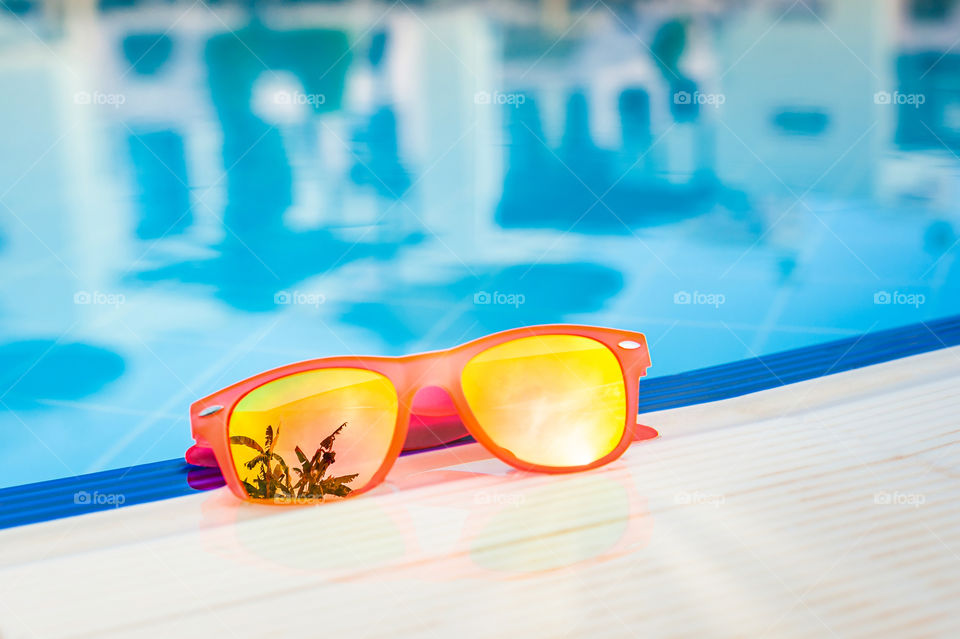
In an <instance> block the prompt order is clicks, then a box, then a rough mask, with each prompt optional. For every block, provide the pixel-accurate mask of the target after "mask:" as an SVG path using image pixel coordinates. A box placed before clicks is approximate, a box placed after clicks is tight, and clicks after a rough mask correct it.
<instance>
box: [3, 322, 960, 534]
mask: <svg viewBox="0 0 960 639" xmlns="http://www.w3.org/2000/svg"><path fill="white" fill-rule="evenodd" d="M958 344H960V316H954V317H949V318H946V319H941V320H936V321H931V322H926V323H920V324H912V325H909V326H904V327H900V328H894V329H889V330H884V331H877V332H874V333H867V334H865V335H861V336H858V337H852V338H847V339H842V340H837V341H833V342H827V343H824V344H817V345H814V346H809V347H805V348H799V349H795V350H790V351H783V352H780V353H774V354H772V355H764V356H762V357H757V358H754V359H747V360H742V361H739V362H731V363H729V364H722V365H719V366H711V367H708V368H701V369H698V370H694V371H689V372H686V373H679V374H677V375H669V376H666V377H657V378H654V379H650V380H644V381H643V382H642V383H641V388H640V405H639V410H640V412H641V413H645V412H650V411H655V410H664V409H667V408H677V407H680V406H689V405H692V404H700V403H704V402H711V401H717V400H721V399H729V398H731V397H739V396H741V395H746V394H748V393H755V392H757V391H761V390H766V389H769V388H776V387H778V386H783V385H785V384H792V383H795V382H800V381H803V380H807V379H813V378H816V377H822V376H824V375H830V374H832V373H839V372H842V371H848V370H852V369H855V368H861V367H863V366H869V365H871V364H879V363H881V362H887V361H890V360H894V359H899V358H901V357H906V356H909V355H916V354H918V353H926V352H929V351H934V350H937V349H940V348H945V347H948V346H956V345H958ZM458 443H464V442H458ZM188 479H189V481H188ZM222 483H223V481H222V479H221V478H220V477H219V473H218V472H217V470H216V469H208V468H200V467H197V466H191V465H189V464H187V463H186V462H184V461H183V460H181V459H172V460H168V461H161V462H155V463H152V464H143V465H140V466H131V467H128V468H117V469H114V470H106V471H103V472H99V473H93V474H90V475H80V476H77V477H67V478H64V479H55V480H52V481H45V482H39V483H36V484H26V485H23V486H15V487H12V488H4V489H0V529H3V528H12V527H14V526H23V525H26V524H33V523H37V522H41V521H49V520H52V519H60V518H62V517H72V516H74V515H82V514H86V513H92V512H98V511H104V510H110V509H113V508H119V507H124V506H131V505H133V504H143V503H147V502H152V501H158V500H161V499H171V498H173V497H180V496H183V495H189V494H193V493H195V492H197V491H198V490H206V489H209V488H215V487H217V486H219V485H222Z"/></svg>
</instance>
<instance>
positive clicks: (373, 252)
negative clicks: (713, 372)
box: [0, 0, 960, 486]
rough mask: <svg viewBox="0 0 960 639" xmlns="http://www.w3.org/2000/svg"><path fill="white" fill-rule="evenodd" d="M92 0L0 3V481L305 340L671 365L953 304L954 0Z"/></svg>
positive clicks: (87, 452)
mask: <svg viewBox="0 0 960 639" xmlns="http://www.w3.org/2000/svg"><path fill="white" fill-rule="evenodd" d="M101 4H102V5H103V6H102V8H101V9H100V10H97V11H93V12H92V13H90V14H89V15H88V14H87V13H85V12H86V11H87V10H84V9H71V10H70V11H68V12H67V13H65V14H64V15H60V16H56V15H51V14H49V13H44V12H42V11H40V10H39V9H37V8H35V7H33V5H32V4H31V3H23V4H22V5H17V7H16V11H15V12H14V11H10V10H8V11H5V12H2V13H0V34H2V35H0V47H2V48H0V60H2V61H3V64H2V65H0V84H2V86H3V88H4V91H3V93H4V96H5V98H4V100H3V102H2V103H0V127H2V139H3V140H4V151H5V153H3V154H2V156H0V264H2V272H3V278H2V279H0V402H2V403H0V409H2V411H3V412H2V414H0V427H2V429H3V433H4V436H5V443H4V446H3V447H2V448H0V462H2V463H3V464H4V467H5V468H6V469H8V473H5V475H4V477H3V478H0V486H13V485H18V484H23V483H28V482H34V481H41V480H45V479H52V478H57V477H66V476H70V475H76V474H82V473H88V472H94V471H98V470H103V469H108V468H117V467H122V466H131V465H136V464H143V463H148V462H153V461H158V460H163V459H170V458H174V457H178V456H180V455H182V453H183V451H184V449H185V448H186V446H188V445H189V443H190V438H189V429H188V423H187V413H186V408H187V406H188V404H189V403H190V402H191V401H192V400H193V399H195V398H198V397H201V396H203V395H205V394H207V393H209V392H211V391H214V390H216V389H218V388H220V387H222V386H225V385H227V384H229V383H231V382H233V381H235V380H238V379H241V378H243V377H246V376H249V375H252V374H254V373H256V372H259V371H261V370H264V369H266V368H270V367H273V366H277V365H281V364H285V363H289V362H291V361H296V360H299V359H306V358H310V357H316V356H323V355H330V354H338V353H364V354H400V353H406V352H410V351H415V350H426V349H431V348H440V347H447V346H451V345H453V344H456V343H458V342H461V341H465V340H468V339H472V338H475V337H478V336H481V335H483V334H486V333H489V332H492V331H496V330H501V329H506V328H511V327H515V326H520V325H524V324H531V323H545V322H582V323H595V324H606V325H613V326H621V327H625V328H631V329H637V330H643V331H645V332H646V333H647V336H648V339H649V342H650V345H651V352H652V356H653V367H652V368H651V369H650V375H651V376H663V375H667V374H673V373H678V372H682V371H686V370H690V369H693V368H699V367H703V366H709V365H713V364H720V363H724V362H730V361H734V360H739V359H743V358H747V357H752V356H755V355H760V354H767V353H773V352H777V351H781V350H785V349H789V348H796V347H800V346H807V345H811V344H817V343H821V342H825V341H829V340H834V339H837V338H841V337H847V336H854V335H858V334H861V333H864V332H867V331H871V330H878V329H883V328H890V327H895V326H900V325H905V324H912V323H917V322H927V321H930V320H932V319H934V318H940V317H945V316H948V315H955V314H957V313H960V274H958V268H960V267H958V265H957V261H956V257H957V254H958V233H960V219H958V218H960V213H958V209H957V206H956V204H955V202H956V201H957V195H958V192H960V191H958V185H960V182H958V180H957V173H958V165H960V162H958V157H957V152H958V151H960V80H958V78H960V74H958V73H957V70H958V66H960V54H957V53H955V52H952V47H953V45H954V44H955V40H956V38H957V34H958V33H960V27H958V25H960V22H958V21H960V14H958V12H956V11H954V12H953V14H946V15H945V16H943V17H942V19H941V21H940V22H939V23H938V24H932V23H930V22H929V21H928V18H929V16H927V15H926V14H924V12H923V11H921V10H919V9H917V10H911V8H910V7H911V6H912V5H910V4H904V5H902V7H900V8H901V9H902V11H899V12H897V11H892V10H891V11H885V12H875V11H871V9H872V8H873V7H874V3H871V2H866V1H865V0H858V1H851V2H844V3H808V5H809V6H808V5H805V4H803V3H792V4H791V3H785V2H754V3H747V4H743V5H738V6H737V7H731V8H730V9H726V10H715V11H711V12H703V13H698V12H690V11H685V12H683V13H682V14H681V13H676V10H671V9H669V8H668V7H667V6H666V5H664V6H653V5H647V6H646V8H645V9H627V8H622V7H621V5H619V4H617V5H614V4H613V3H611V4H610V5H609V6H608V5H607V4H604V3H597V4H595V5H593V6H592V7H591V6H590V5H589V4H584V5H582V6H580V5H578V4H574V6H573V7H572V8H570V9H569V10H567V11H562V10H559V9H557V10H541V9H539V8H535V7H534V6H533V5H520V6H518V7H515V8H514V9H512V10H509V11H507V10H505V9H504V8H503V7H496V6H494V5H490V6H488V5H485V4H482V3H475V4H470V5H468V6H463V7H456V8H443V7H433V6H429V5H428V6H419V5H417V6H408V5H406V4H402V3H399V4H391V3H371V4H368V5H363V6H359V7H357V6H353V5H347V4H335V5H327V4H310V3H291V4H278V5H269V6H264V7H263V8H261V9H259V10H257V11H256V12H255V13H253V14H251V12H249V11H247V10H242V9H240V8H239V7H236V6H233V5H225V6H217V7H214V8H209V7H205V6H202V5H191V3H173V4H171V5H164V6H153V5H150V6H146V5H144V6H138V5H137V4H136V3H114V2H110V3H107V2H104V3H101ZM120 4H123V5H124V6H119V5H120ZM128 4H129V5H131V6H127V5H128ZM933 4H936V3H933ZM917 6H920V4H918V5H917ZM924 6H925V5H924ZM863 15H872V16H873V18H872V21H871V22H869V23H866V24H865V23H864V22H863V20H862V16H863Z"/></svg>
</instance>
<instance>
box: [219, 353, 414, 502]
mask: <svg viewBox="0 0 960 639" xmlns="http://www.w3.org/2000/svg"><path fill="white" fill-rule="evenodd" d="M396 421H397V391H396V389H394V387H393V384H391V383H390V380H388V379H387V378H386V377H384V376H383V375H380V374H378V373H374V372H372V371H367V370H362V369H357V368H327V369H321V370H314V371H307V372H304V373H297V374H294V375H290V376H288V377H282V378H280V379H276V380H274V381H272V382H268V383H266V384H264V385H263V386H260V387H258V388H255V389H254V390H252V391H250V392H249V393H247V394H246V395H245V396H244V397H243V398H242V399H241V400H240V401H239V402H238V403H237V405H236V407H235V408H234V409H233V413H232V414H231V415H230V425H229V435H230V451H231V453H232V455H233V464H234V467H235V468H236V471H237V475H238V476H239V478H240V481H241V482H242V483H243V487H244V489H245V490H246V491H247V495H249V496H250V497H252V498H254V499H262V500H268V501H281V502H285V501H299V500H322V499H325V498H330V497H346V496H347V495H348V494H349V493H351V492H353V491H356V490H360V489H361V488H364V487H365V486H366V485H368V484H369V483H370V480H371V479H372V477H373V475H374V474H375V473H376V472H377V471H378V470H379V469H380V468H381V466H383V463H384V461H385V460H386V458H387V455H388V451H389V449H390V443H391V441H392V440H393V436H394V433H395V431H396Z"/></svg>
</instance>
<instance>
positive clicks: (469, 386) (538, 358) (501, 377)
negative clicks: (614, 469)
mask: <svg viewBox="0 0 960 639" xmlns="http://www.w3.org/2000/svg"><path fill="white" fill-rule="evenodd" d="M461 383H462V385H463V394H464V396H465V397H466V399H467V404H469V406H470V410H471V411H472V412H473V414H474V416H475V417H476V418H477V421H478V422H479V424H480V427H481V428H483V430H484V432H485V433H486V434H487V435H488V436H489V437H490V439H492V440H493V441H494V443H496V444H497V445H498V446H500V447H502V448H506V449H507V450H509V451H510V452H511V453H513V455H514V456H516V457H517V459H519V460H521V461H524V462H527V463H530V464H537V465H540V466H553V467H558V468H564V467H570V466H582V465H585V464H589V463H591V462H594V461H596V460H598V459H600V458H602V457H604V456H605V455H607V454H608V453H610V452H611V451H613V449H615V448H616V447H617V444H619V443H620V440H621V438H622V437H623V432H624V429H625V427H626V416H627V393H626V387H625V385H624V380H623V372H622V371H621V369H620V364H619V362H618V361H617V358H616V357H615V356H614V354H613V353H612V352H610V349H608V348H607V347H606V346H604V345H603V344H601V343H600V342H597V341H596V340H593V339H590V338H588V337H581V336H578V335H540V336H535V337H522V338H519V339H515V340H513V341H510V342H506V343H504V344H500V345H498V346H494V347H492V348H489V349H487V350H485V351H483V352H482V353H480V354H479V355H476V356H475V357H474V358H473V359H471V360H470V361H469V362H468V363H467V365H466V366H465V367H464V369H463V374H462V376H461Z"/></svg>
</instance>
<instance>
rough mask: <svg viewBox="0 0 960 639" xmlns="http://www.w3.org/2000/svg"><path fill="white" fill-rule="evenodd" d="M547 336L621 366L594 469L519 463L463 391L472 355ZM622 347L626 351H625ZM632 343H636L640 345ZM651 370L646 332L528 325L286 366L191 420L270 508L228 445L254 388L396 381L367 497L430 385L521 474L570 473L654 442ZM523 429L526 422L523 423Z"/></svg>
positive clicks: (199, 409) (239, 491)
mask: <svg viewBox="0 0 960 639" xmlns="http://www.w3.org/2000/svg"><path fill="white" fill-rule="evenodd" d="M542 335H575V336H580V337H587V338H589V339H592V340H594V341H596V342H599V343H601V344H603V345H604V346H606V347H607V348H608V349H609V350H610V352H611V353H613V355H614V356H615V357H616V359H617V362H618V363H619V364H620V369H621V372H622V373H623V379H624V385H625V387H626V396H627V406H626V410H625V413H626V415H625V424H624V429H623V436H622V437H621V439H620V442H619V443H618V444H617V446H616V448H614V449H613V450H612V451H611V452H610V453H608V454H607V455H605V456H603V457H601V458H600V459H597V460H596V461H593V462H591V463H589V464H583V465H580V466H566V467H556V466H542V465H538V464H531V463H528V462H525V461H523V460H521V459H518V458H517V457H515V456H514V455H513V454H512V453H511V452H510V451H509V450H507V449H506V448H502V447H501V446H498V445H497V444H496V443H495V442H494V441H493V440H491V439H490V437H488V436H487V433H486V431H485V430H484V428H483V426H482V425H481V424H480V423H479V422H477V420H476V418H475V417H474V415H473V412H472V411H471V410H470V407H469V405H468V404H467V400H466V397H465V396H464V394H463V389H462V385H461V373H462V371H463V369H464V367H465V366H466V364H467V363H468V362H469V361H470V360H471V359H472V358H473V357H474V356H476V355H478V354H479V353H482V352H483V351H485V350H487V349H489V348H491V347H493V346H497V345H499V344H504V343H506V342H510V341H513V340H515V339H519V338H523V337H537V336H542ZM621 344H623V345H624V346H621ZM634 344H636V345H635V346H634ZM649 366H650V353H649V351H648V349H647V339H646V337H645V336H644V335H643V333H637V332H634V331H625V330H618V329H613V328H601V327H594V326H578V325H574V324H550V325H543V326H529V327H524V328H515V329H511V330H508V331H503V332H500V333H494V334H492V335H488V336H486V337H482V338H480V339H477V340H474V341H472V342H467V343H466V344H461V345H460V346H455V347H454V348H451V349H448V350H441V351H432V352H428V353H419V354H416V355H404V356H401V357H379V356H369V357H367V356H345V357H324V358H321V359H313V360H308V361H305V362H299V363H296V364H288V365H287V366H281V367H280V368H275V369H273V370H269V371H266V372H264V373H260V374H259V375H254V376H253V377H250V378H248V379H245V380H243V381H241V382H237V383H236V384H233V385H232V386H228V387H227V388H224V389H223V390H220V391H217V392H216V393H213V394H212V395H208V396H207V397H204V398H203V399H201V400H199V401H197V402H194V403H193V404H192V405H191V406H190V423H191V426H192V432H193V438H194V440H196V444H197V445H196V447H195V448H199V449H202V448H209V449H211V450H212V451H213V455H214V457H215V458H216V461H217V465H218V466H219V467H220V472H221V473H222V474H223V478H224V481H226V484H227V486H229V487H230V490H231V491H232V492H233V493H234V494H235V495H236V496H237V497H239V498H241V499H244V500H247V501H252V502H256V503H269V502H264V500H261V499H254V498H251V497H250V496H248V495H247V493H246V491H244V489H243V486H242V484H241V483H240V478H239V476H238V474H237V471H236V468H235V467H234V463H233V454H232V453H231V450H230V443H229V424H230V417H231V416H232V414H233V410H234V407H235V406H236V405H237V402H239V401H240V400H241V399H242V398H243V397H244V396H245V395H247V393H249V392H250V391H252V390H254V389H256V388H258V387H260V386H263V385H264V384H266V383H268V382H272V381H274V380H277V379H281V378H283V377H287V376H289V375H294V374H296V373H303V372H306V371H313V370H321V369H324V368H358V369H362V370H369V371H373V372H375V373H379V374H381V375H383V376H384V377H386V378H387V379H389V380H390V382H391V383H392V384H393V387H394V389H395V390H396V392H397V399H398V410H397V422H396V424H395V426H394V433H393V440H392V441H391V443H390V448H389V449H388V452H387V455H386V456H385V457H384V460H383V463H382V464H381V465H380V467H379V468H378V469H377V471H376V472H375V473H374V474H373V476H372V477H371V478H370V480H369V481H368V482H367V484H366V485H365V486H364V487H363V488H360V489H357V490H355V491H353V492H352V493H351V494H350V496H351V497H353V496H356V495H360V494H362V493H365V492H367V491H368V490H371V489H373V488H375V487H376V486H377V485H379V484H380V483H382V482H383V480H384V478H385V477H386V476H387V473H388V472H389V471H390V469H391V468H392V467H393V464H394V463H395V462H396V460H397V457H399V456H400V452H401V451H402V450H403V443H404V440H405V439H406V437H407V431H408V428H409V424H410V417H411V413H412V411H411V407H412V406H413V400H414V396H416V394H417V392H418V391H420V389H423V388H428V387H439V388H441V389H443V390H445V391H446V392H447V393H448V394H449V396H450V398H451V399H452V400H453V404H454V406H455V407H456V410H457V413H458V415H459V417H460V420H461V422H462V423H463V425H464V427H465V428H466V430H467V432H468V433H469V434H470V435H472V436H473V438H474V439H476V440H477V441H478V442H479V443H480V444H481V445H482V446H483V447H484V448H486V449H487V450H489V451H490V452H491V453H493V455H495V456H496V457H497V458H498V459H500V460H501V461H503V462H505V463H507V464H509V465H511V466H513V467H514V468H518V469H520V470H526V471H532V472H541V473H570V472H577V471H582V470H589V469H591V468H596V467H597V466H603V465H604V464H608V463H610V462H612V461H613V460H615V459H617V458H618V457H620V456H621V455H622V454H623V453H624V451H626V449H627V448H628V447H629V446H630V443H631V442H632V441H633V439H634V437H635V436H636V437H637V438H638V439H645V438H647V437H649V434H647V433H648V431H649V429H648V428H646V427H644V426H638V425H637V423H636V412H635V411H636V406H638V403H639V382H640V378H641V377H643V376H644V375H646V372H647V368H648V367H649ZM631 406H632V407H634V409H633V410H631ZM518 427H521V428H522V425H518ZM643 429H646V430H645V431H644V430H643ZM188 456H189V452H188Z"/></svg>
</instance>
